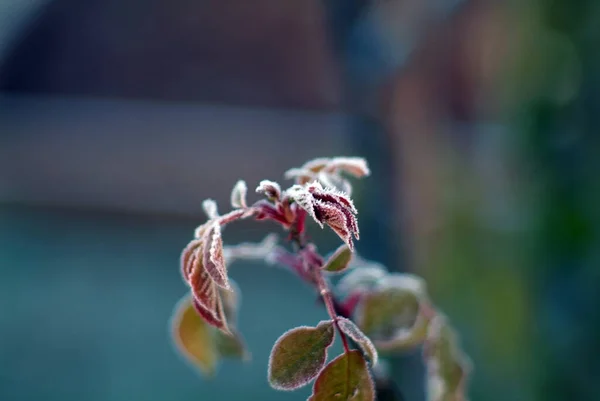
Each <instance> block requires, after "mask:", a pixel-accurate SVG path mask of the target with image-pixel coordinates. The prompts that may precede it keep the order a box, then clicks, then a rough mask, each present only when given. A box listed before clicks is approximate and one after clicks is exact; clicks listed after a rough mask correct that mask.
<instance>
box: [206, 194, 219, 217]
mask: <svg viewBox="0 0 600 401" xmlns="http://www.w3.org/2000/svg"><path fill="white" fill-rule="evenodd" d="M202 209H204V213H206V216H207V217H208V218H209V219H211V220H212V219H216V218H217V217H219V211H218V208H217V202H215V201H214V200H212V199H205V200H204V201H203V202H202Z"/></svg>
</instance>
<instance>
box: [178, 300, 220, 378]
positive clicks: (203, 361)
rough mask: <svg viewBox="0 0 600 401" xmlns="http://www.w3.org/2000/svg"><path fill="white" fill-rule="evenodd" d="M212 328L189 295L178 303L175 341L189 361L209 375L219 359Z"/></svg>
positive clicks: (212, 372) (180, 351)
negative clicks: (196, 308)
mask: <svg viewBox="0 0 600 401" xmlns="http://www.w3.org/2000/svg"><path fill="white" fill-rule="evenodd" d="M211 329H212V328H211V327H210V326H209V325H207V324H206V322H205V321H204V320H203V319H202V318H201V317H200V316H199V315H198V314H197V313H196V310H195V309H194V307H193V305H192V298H191V297H190V296H189V295H188V296H185V297H184V298H183V299H182V300H181V301H179V302H178V303H177V306H176V307H175V310H174V313H173V317H172V319H171V336H172V338H173V342H174V344H175V345H176V347H177V350H178V351H179V353H180V354H181V355H182V356H183V357H184V358H186V360H187V361H188V362H190V363H191V364H192V365H193V366H195V367H197V368H198V369H200V371H201V372H202V373H204V374H206V375H209V376H212V375H213V374H214V373H215V370H216V368H217V363H218V361H219V354H218V352H217V350H216V348H215V346H214V343H213V340H212V332H211Z"/></svg>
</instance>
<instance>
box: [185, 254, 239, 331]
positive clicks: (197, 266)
mask: <svg viewBox="0 0 600 401" xmlns="http://www.w3.org/2000/svg"><path fill="white" fill-rule="evenodd" d="M190 263H192V266H193V267H192V270H191V273H190V275H189V281H188V283H189V285H190V287H191V288H192V294H193V296H194V300H195V304H196V309H197V310H198V313H199V314H200V315H202V317H204V319H205V320H206V321H207V322H208V323H209V324H211V325H212V326H215V327H217V328H218V329H221V330H223V331H224V332H226V333H229V329H228V327H227V320H226V317H225V312H224V310H223V304H222V301H221V296H220V294H219V291H218V287H217V285H216V284H215V283H214V281H213V280H212V278H211V277H210V275H209V274H208V273H207V271H206V269H205V268H204V265H203V263H202V258H200V257H199V255H195V256H192V259H191V262H190Z"/></svg>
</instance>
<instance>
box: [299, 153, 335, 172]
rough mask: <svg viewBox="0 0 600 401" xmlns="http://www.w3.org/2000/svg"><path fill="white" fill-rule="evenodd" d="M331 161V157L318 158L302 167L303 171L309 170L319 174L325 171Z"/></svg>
mask: <svg viewBox="0 0 600 401" xmlns="http://www.w3.org/2000/svg"><path fill="white" fill-rule="evenodd" d="M330 161H331V159H330V158H329V157H318V158H316V159H312V160H309V161H307V162H306V163H304V165H302V167H301V168H302V169H303V170H308V171H310V172H313V173H318V172H319V171H321V170H323V169H324V168H325V167H326V166H327V165H328V164H329V163H330Z"/></svg>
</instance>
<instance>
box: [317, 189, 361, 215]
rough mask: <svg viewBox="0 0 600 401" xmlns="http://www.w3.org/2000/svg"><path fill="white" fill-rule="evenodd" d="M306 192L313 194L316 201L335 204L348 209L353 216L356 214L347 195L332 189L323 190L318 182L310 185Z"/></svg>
mask: <svg viewBox="0 0 600 401" xmlns="http://www.w3.org/2000/svg"><path fill="white" fill-rule="evenodd" d="M308 191H309V192H310V193H312V194H313V197H314V198H315V199H317V200H320V201H323V202H329V203H336V204H339V205H340V206H343V207H345V208H347V209H349V210H350V211H351V212H352V213H353V214H357V213H358V211H357V210H356V207H354V203H353V202H352V199H350V198H349V197H348V195H347V194H345V193H343V192H340V191H338V190H336V189H334V188H327V189H324V188H323V187H322V186H321V184H319V183H318V182H316V183H314V184H312V185H310V186H309V187H308Z"/></svg>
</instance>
